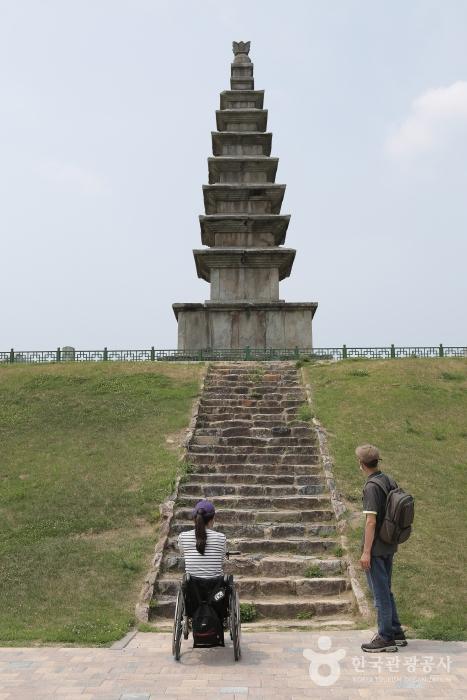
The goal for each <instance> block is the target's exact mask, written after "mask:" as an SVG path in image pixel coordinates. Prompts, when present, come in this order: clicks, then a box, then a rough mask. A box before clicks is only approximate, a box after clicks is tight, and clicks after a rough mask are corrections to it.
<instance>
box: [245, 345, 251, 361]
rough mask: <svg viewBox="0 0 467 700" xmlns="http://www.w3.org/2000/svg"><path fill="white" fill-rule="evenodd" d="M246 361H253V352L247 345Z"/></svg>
mask: <svg viewBox="0 0 467 700" xmlns="http://www.w3.org/2000/svg"><path fill="white" fill-rule="evenodd" d="M245 360H251V352H250V346H249V345H247V346H246V348H245Z"/></svg>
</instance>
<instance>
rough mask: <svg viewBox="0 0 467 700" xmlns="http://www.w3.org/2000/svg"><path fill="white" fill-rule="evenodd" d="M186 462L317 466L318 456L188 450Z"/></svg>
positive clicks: (309, 454) (310, 454) (196, 463)
mask: <svg viewBox="0 0 467 700" xmlns="http://www.w3.org/2000/svg"><path fill="white" fill-rule="evenodd" d="M187 460H188V461H189V462H190V463H191V464H195V465H198V464H212V463H215V464H249V465H254V464H269V465H272V464H288V465H290V466H291V467H292V466H295V465H299V464H303V465H304V464H319V456H318V455H317V454H313V453H311V452H308V454H258V453H257V452H251V453H250V454H248V452H241V453H238V452H231V453H230V454H219V453H216V452H205V451H204V450H203V452H198V451H197V450H193V451H192V450H189V452H188V455H187Z"/></svg>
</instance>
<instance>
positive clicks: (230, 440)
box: [190, 433, 316, 452]
mask: <svg viewBox="0 0 467 700" xmlns="http://www.w3.org/2000/svg"><path fill="white" fill-rule="evenodd" d="M194 446H196V447H199V446H206V447H209V451H212V452H217V450H215V449H214V448H216V447H219V448H228V449H227V450H226V451H227V452H231V451H234V450H233V449H232V448H236V447H255V448H256V447H257V448H259V449H260V450H263V449H266V448H269V452H272V451H274V452H281V451H282V448H287V451H290V449H293V450H295V449H296V448H298V447H304V448H308V449H313V448H316V441H315V440H314V439H313V438H311V437H252V436H246V437H219V436H217V435H197V434H196V433H195V434H194V436H193V438H192V439H191V440H190V447H194ZM272 448H277V449H275V450H272ZM222 451H224V450H220V452H222Z"/></svg>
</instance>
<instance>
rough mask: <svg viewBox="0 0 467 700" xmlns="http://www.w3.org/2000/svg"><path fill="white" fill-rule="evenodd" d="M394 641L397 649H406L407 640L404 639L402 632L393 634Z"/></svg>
mask: <svg viewBox="0 0 467 700" xmlns="http://www.w3.org/2000/svg"><path fill="white" fill-rule="evenodd" d="M394 641H395V642H396V644H397V646H398V647H406V646H407V638H406V636H405V634H404V632H403V630H401V631H400V632H397V633H396V634H394Z"/></svg>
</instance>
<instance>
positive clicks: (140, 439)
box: [0, 362, 202, 645]
mask: <svg viewBox="0 0 467 700" xmlns="http://www.w3.org/2000/svg"><path fill="white" fill-rule="evenodd" d="M201 370H202V367H201V365H197V364H196V365H195V364H189V365H180V364H177V365H172V364H171V363H157V364H150V363H138V362H135V363H126V362H125V363H117V362H109V363H99V364H91V363H89V364H87V363H86V364H84V363H83V364H78V363H76V364H71V363H70V364H68V363H67V364H63V365H50V366H44V365H42V366H41V365H36V366H24V365H23V366H14V365H13V366H4V367H1V368H0V397H1V416H0V454H1V462H0V484H1V489H0V516H1V517H0V571H1V575H0V609H1V611H2V614H1V615H0V644H4V645H5V644H12V645H14V644H27V643H32V642H36V641H39V642H60V643H80V644H105V643H109V642H111V641H113V640H116V639H119V638H121V637H122V635H123V634H125V632H127V631H128V629H129V628H130V627H131V626H132V625H133V624H134V623H135V619H134V606H135V602H136V600H137V597H138V594H139V590H140V588H141V585H142V581H143V577H144V575H145V573H146V571H147V569H148V568H149V566H150V561H151V556H152V551H153V547H154V543H155V540H156V539H157V531H158V516H159V511H158V504H159V503H160V502H161V501H162V500H163V499H164V498H165V497H166V496H167V495H168V494H169V493H170V492H171V490H172V488H173V485H174V480H175V477H176V474H177V469H179V467H178V466H177V464H178V459H179V451H178V450H177V447H176V445H177V439H176V437H175V438H174V439H172V441H171V442H167V441H166V438H167V436H168V435H170V434H173V433H177V431H180V430H181V429H182V428H184V427H185V426H187V424H188V420H189V415H190V409H191V405H192V402H193V399H194V398H195V396H196V395H197V394H198V391H199V379H200V372H201Z"/></svg>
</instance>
